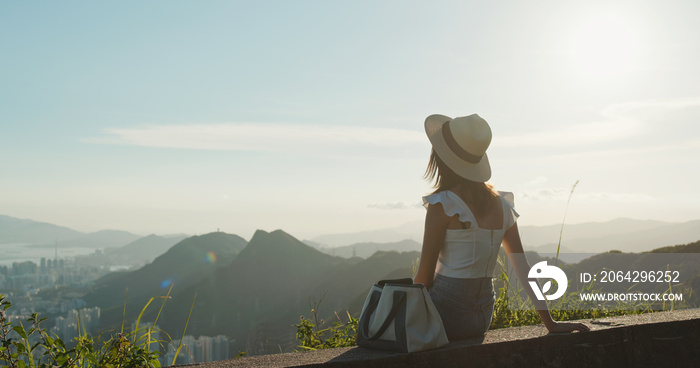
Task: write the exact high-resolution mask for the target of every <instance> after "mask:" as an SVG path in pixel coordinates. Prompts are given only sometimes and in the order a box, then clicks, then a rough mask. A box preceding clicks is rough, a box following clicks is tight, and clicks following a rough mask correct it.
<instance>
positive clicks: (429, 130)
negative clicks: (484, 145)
mask: <svg viewBox="0 0 700 368" xmlns="http://www.w3.org/2000/svg"><path fill="white" fill-rule="evenodd" d="M450 120H452V118H450V117H447V116H445V115H440V114H435V115H430V116H428V117H427V118H426V119H425V134H427V135H428V139H429V140H430V143H431V144H432V145H433V149H434V150H435V153H437V155H438V156H439V157H440V159H441V160H442V161H443V162H444V163H445V165H447V167H449V168H450V169H452V171H454V172H455V174H457V175H459V176H461V177H463V178H465V179H468V180H471V181H476V182H485V181H488V180H489V179H490V178H491V165H490V164H489V158H488V156H487V154H486V153H484V157H482V158H481V161H479V162H478V163H476V164H473V163H471V162H467V161H465V160H463V159H461V158H459V157H458V156H457V155H456V154H455V153H454V152H452V150H451V149H450V148H449V147H448V146H447V143H446V142H445V138H444V137H443V135H442V126H443V125H444V124H447V123H448V122H449V121H450Z"/></svg>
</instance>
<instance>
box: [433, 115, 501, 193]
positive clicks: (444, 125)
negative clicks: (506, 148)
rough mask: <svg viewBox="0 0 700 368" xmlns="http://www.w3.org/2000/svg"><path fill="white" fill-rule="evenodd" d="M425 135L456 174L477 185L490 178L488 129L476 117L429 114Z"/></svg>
mask: <svg viewBox="0 0 700 368" xmlns="http://www.w3.org/2000/svg"><path fill="white" fill-rule="evenodd" d="M425 133H426V134H427V135H428V139H430V143H432V145H433V149H434V150H435V152H436V153H437V155H438V156H439V157H440V159H442V161H443V162H444V163H445V164H446V165H447V167H449V168H450V169H452V171H454V172H455V173H456V174H457V175H459V176H461V177H463V178H465V179H468V180H471V181H477V182H485V181H487V180H489V178H491V166H490V165H489V158H488V157H487V156H486V149H487V148H488V147H489V144H490V143H491V128H490V127H489V124H488V123H487V122H486V120H484V119H482V118H481V117H480V116H479V115H477V114H472V115H469V116H461V117H457V118H454V119H452V118H449V117H447V116H445V115H438V114H435V115H430V116H428V117H427V118H426V119H425Z"/></svg>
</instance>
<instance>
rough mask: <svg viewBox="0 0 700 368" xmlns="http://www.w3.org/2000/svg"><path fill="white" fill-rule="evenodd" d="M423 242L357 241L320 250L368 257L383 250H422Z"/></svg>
mask: <svg viewBox="0 0 700 368" xmlns="http://www.w3.org/2000/svg"><path fill="white" fill-rule="evenodd" d="M421 247H422V246H421V244H420V243H418V242H417V241H415V240H413V239H405V240H402V241H398V242H391V243H374V242H371V243H357V244H353V245H347V246H344V247H336V248H321V249H319V250H320V251H322V252H324V253H326V254H330V255H333V256H340V257H343V258H351V257H360V258H368V257H370V256H371V255H372V254H374V253H376V252H379V251H382V252H388V251H392V250H394V251H398V252H420V250H421Z"/></svg>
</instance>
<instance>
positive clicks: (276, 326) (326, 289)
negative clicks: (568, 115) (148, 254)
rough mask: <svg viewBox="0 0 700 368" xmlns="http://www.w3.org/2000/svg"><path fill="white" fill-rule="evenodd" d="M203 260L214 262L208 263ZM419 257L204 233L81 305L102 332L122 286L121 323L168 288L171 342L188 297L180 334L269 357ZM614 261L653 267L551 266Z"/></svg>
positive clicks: (285, 238)
mask: <svg viewBox="0 0 700 368" xmlns="http://www.w3.org/2000/svg"><path fill="white" fill-rule="evenodd" d="M414 245H415V244H414ZM372 246H373V247H375V248H382V247H384V246H387V247H389V246H391V245H382V244H375V245H372ZM372 246H370V247H372ZM394 246H395V245H394ZM697 247H698V244H689V245H686V246H682V247H680V246H679V247H674V248H673V250H675V251H678V252H689V251H692V250H695V249H696V248H697ZM211 253H216V254H217V255H218V259H217V261H216V263H214V264H213V263H211V257H209V255H211ZM620 254H622V256H620ZM645 254H649V253H645ZM419 257H420V252H417V251H413V252H396V251H381V250H380V251H377V252H374V253H373V254H372V255H371V256H370V257H368V258H367V259H362V258H360V257H351V258H342V257H338V256H332V255H329V254H325V253H323V252H321V251H319V250H317V249H314V248H313V247H310V246H308V245H306V244H304V243H303V242H301V241H299V240H297V239H296V238H294V237H293V236H291V235H289V234H287V233H286V232H284V231H282V230H276V231H273V232H265V231H262V230H258V231H257V232H256V233H255V235H254V236H253V237H252V239H251V240H250V242H248V243H247V244H246V242H245V241H244V240H243V239H241V238H239V237H237V236H235V235H229V234H224V233H212V234H207V235H203V236H200V237H191V238H187V239H185V240H183V241H181V242H180V243H178V244H176V245H175V246H173V247H172V248H171V249H170V250H168V251H167V252H166V253H165V254H163V255H162V256H160V257H158V258H156V259H155V260H154V261H153V263H151V264H149V265H146V266H144V267H143V268H141V269H139V270H137V271H133V272H124V273H113V274H110V275H107V276H105V277H104V278H103V279H101V280H99V281H98V282H97V283H96V286H95V288H94V290H93V291H92V292H91V293H90V294H88V295H87V296H86V297H85V300H86V301H87V302H88V303H89V304H90V305H98V306H100V307H102V308H103V320H104V321H105V325H103V326H102V328H106V327H110V326H114V325H115V324H118V323H119V322H120V321H121V318H122V316H121V312H122V309H121V308H122V298H123V293H124V290H125V289H126V287H127V286H128V287H129V292H128V305H129V306H128V309H127V318H126V320H127V322H132V321H133V320H134V319H135V318H136V316H137V315H138V312H139V311H140V310H141V308H142V307H143V306H144V305H145V304H146V302H147V301H148V299H149V298H151V297H154V296H159V295H163V294H164V293H165V292H166V289H167V287H168V285H169V284H170V283H171V282H174V284H175V287H174V288H173V292H172V294H171V297H172V298H171V299H170V300H168V302H167V305H166V306H165V309H164V310H163V313H162V315H161V317H160V320H159V322H158V324H159V325H160V327H161V328H163V329H165V330H166V331H167V332H168V333H170V334H171V336H172V337H174V338H176V337H177V334H178V333H180V331H182V328H183V327H184V323H185V322H186V321H187V318H188V314H189V310H190V305H191V303H192V301H193V300H194V301H195V304H194V309H193V311H192V316H191V318H190V320H189V325H188V330H187V333H188V334H191V335H195V336H199V335H209V336H215V335H218V334H224V335H227V336H228V337H229V338H231V339H232V340H233V341H234V342H233V343H232V345H231V349H232V351H246V352H248V353H249V354H263V353H277V352H280V351H287V350H288V349H291V348H294V347H296V345H297V341H296V338H295V332H296V329H295V328H294V327H293V326H292V324H294V323H297V322H298V321H299V316H301V315H304V316H306V317H310V313H309V312H310V308H311V307H312V306H313V305H314V302H318V301H320V300H322V302H321V304H320V306H319V311H318V312H319V314H320V317H321V318H324V319H326V320H334V318H335V316H334V314H333V313H334V312H338V314H339V315H343V316H344V312H345V311H346V310H347V311H349V312H350V313H351V314H352V315H354V316H358V315H359V312H360V308H361V307H362V303H363V301H364V298H365V297H366V295H367V291H368V290H369V288H370V286H371V285H372V284H373V283H375V282H376V281H378V280H381V279H387V278H400V277H411V276H412V275H413V267H414V266H416V263H417V261H418V258H419ZM527 257H528V260H529V262H530V263H531V264H534V263H536V262H538V261H540V260H544V259H546V258H543V257H542V256H540V255H538V254H536V253H528V255H527ZM615 257H621V259H623V264H626V265H634V266H638V267H648V268H649V269H657V268H660V267H662V265H661V264H655V263H652V262H651V261H649V260H651V259H652V258H653V257H652V258H647V261H644V257H645V256H644V254H625V253H605V254H599V255H596V256H595V257H590V258H588V259H586V260H583V261H581V262H579V263H569V264H567V263H566V262H563V261H561V260H560V263H559V265H560V266H561V267H579V268H580V270H586V272H588V270H596V269H597V267H598V268H599V267H611V266H613V267H614V266H615V265H617V264H619V263H615V262H613V261H614V259H613V258H615ZM647 257H648V256H647ZM685 258H687V259H684V260H683V261H682V262H681V263H679V267H682V269H683V272H687V273H688V275H687V277H691V279H689V280H688V284H689V285H691V284H692V285H695V284H693V283H696V284H697V283H698V282H700V278H698V277H697V276H693V275H692V272H697V270H698V269H700V265H698V264H695V263H692V262H691V261H690V257H685ZM549 260H550V261H551V260H552V259H551V258H549ZM657 263H658V262H657ZM663 267H665V266H663ZM693 270H694V271H693ZM592 272H595V271H592ZM693 277H695V278H693ZM512 279H513V280H515V277H513V278H512ZM572 281H573V280H572ZM662 286H663V285H662ZM156 304H157V305H158V306H152V307H151V309H150V310H149V311H148V312H147V313H146V314H145V315H144V319H143V321H144V322H147V321H152V319H153V318H154V315H155V314H156V313H157V311H158V307H159V305H160V300H158V301H156Z"/></svg>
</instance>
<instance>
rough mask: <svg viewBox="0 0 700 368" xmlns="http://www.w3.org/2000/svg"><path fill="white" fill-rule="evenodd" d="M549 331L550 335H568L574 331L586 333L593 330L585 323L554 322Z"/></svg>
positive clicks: (548, 327)
mask: <svg viewBox="0 0 700 368" xmlns="http://www.w3.org/2000/svg"><path fill="white" fill-rule="evenodd" d="M547 329H548V330H549V333H567V332H574V331H579V332H586V331H590V330H591V329H590V328H589V327H588V326H586V325H584V324H583V323H575V322H554V324H553V325H551V326H547Z"/></svg>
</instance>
